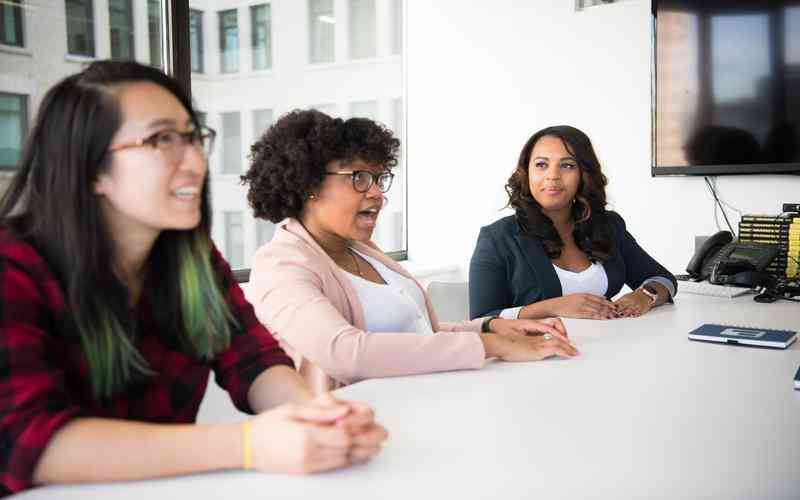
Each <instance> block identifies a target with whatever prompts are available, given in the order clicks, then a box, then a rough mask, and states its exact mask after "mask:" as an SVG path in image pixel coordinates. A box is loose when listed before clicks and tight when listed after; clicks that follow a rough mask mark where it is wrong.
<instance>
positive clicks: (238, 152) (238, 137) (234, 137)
mask: <svg viewBox="0 0 800 500" xmlns="http://www.w3.org/2000/svg"><path fill="white" fill-rule="evenodd" d="M241 171H242V131H241V123H240V120H239V112H238V111H233V112H230V113H222V173H223V174H238V173H241Z"/></svg>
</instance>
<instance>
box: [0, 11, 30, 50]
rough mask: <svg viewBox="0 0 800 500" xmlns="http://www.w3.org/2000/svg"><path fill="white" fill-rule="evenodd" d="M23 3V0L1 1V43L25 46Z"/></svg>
mask: <svg viewBox="0 0 800 500" xmlns="http://www.w3.org/2000/svg"><path fill="white" fill-rule="evenodd" d="M21 4H22V0H5V1H3V2H2V3H0V44H3V45H13V46H15V47H24V46H25V35H24V34H23V30H22V8H21V7H20V5H21Z"/></svg>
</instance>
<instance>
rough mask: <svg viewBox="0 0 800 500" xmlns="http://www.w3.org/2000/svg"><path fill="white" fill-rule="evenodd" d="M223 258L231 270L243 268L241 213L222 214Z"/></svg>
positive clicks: (242, 225) (242, 224)
mask: <svg viewBox="0 0 800 500" xmlns="http://www.w3.org/2000/svg"><path fill="white" fill-rule="evenodd" d="M223 218H224V219H225V258H226V259H227V260H228V263H229V264H230V265H231V267H232V268H237V267H242V266H244V223H243V217H242V212H223Z"/></svg>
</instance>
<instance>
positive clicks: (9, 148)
mask: <svg viewBox="0 0 800 500" xmlns="http://www.w3.org/2000/svg"><path fill="white" fill-rule="evenodd" d="M27 131H28V97H27V96H24V95H19V94H8V93H5V92H0V168H15V167H16V166H17V163H19V159H20V153H21V152H22V143H23V142H24V140H25V134H26V133H27ZM0 194H1V193H0Z"/></svg>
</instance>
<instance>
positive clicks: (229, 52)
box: [219, 9, 239, 73]
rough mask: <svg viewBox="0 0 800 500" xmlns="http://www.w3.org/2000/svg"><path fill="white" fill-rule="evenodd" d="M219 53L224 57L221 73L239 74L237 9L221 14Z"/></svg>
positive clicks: (224, 11)
mask: <svg viewBox="0 0 800 500" xmlns="http://www.w3.org/2000/svg"><path fill="white" fill-rule="evenodd" d="M219 51H220V56H221V57H222V61H221V66H220V71H221V72H222V73H237V72H238V71H239V21H238V19H237V14H236V9H232V10H223V11H221V12H220V13H219Z"/></svg>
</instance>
